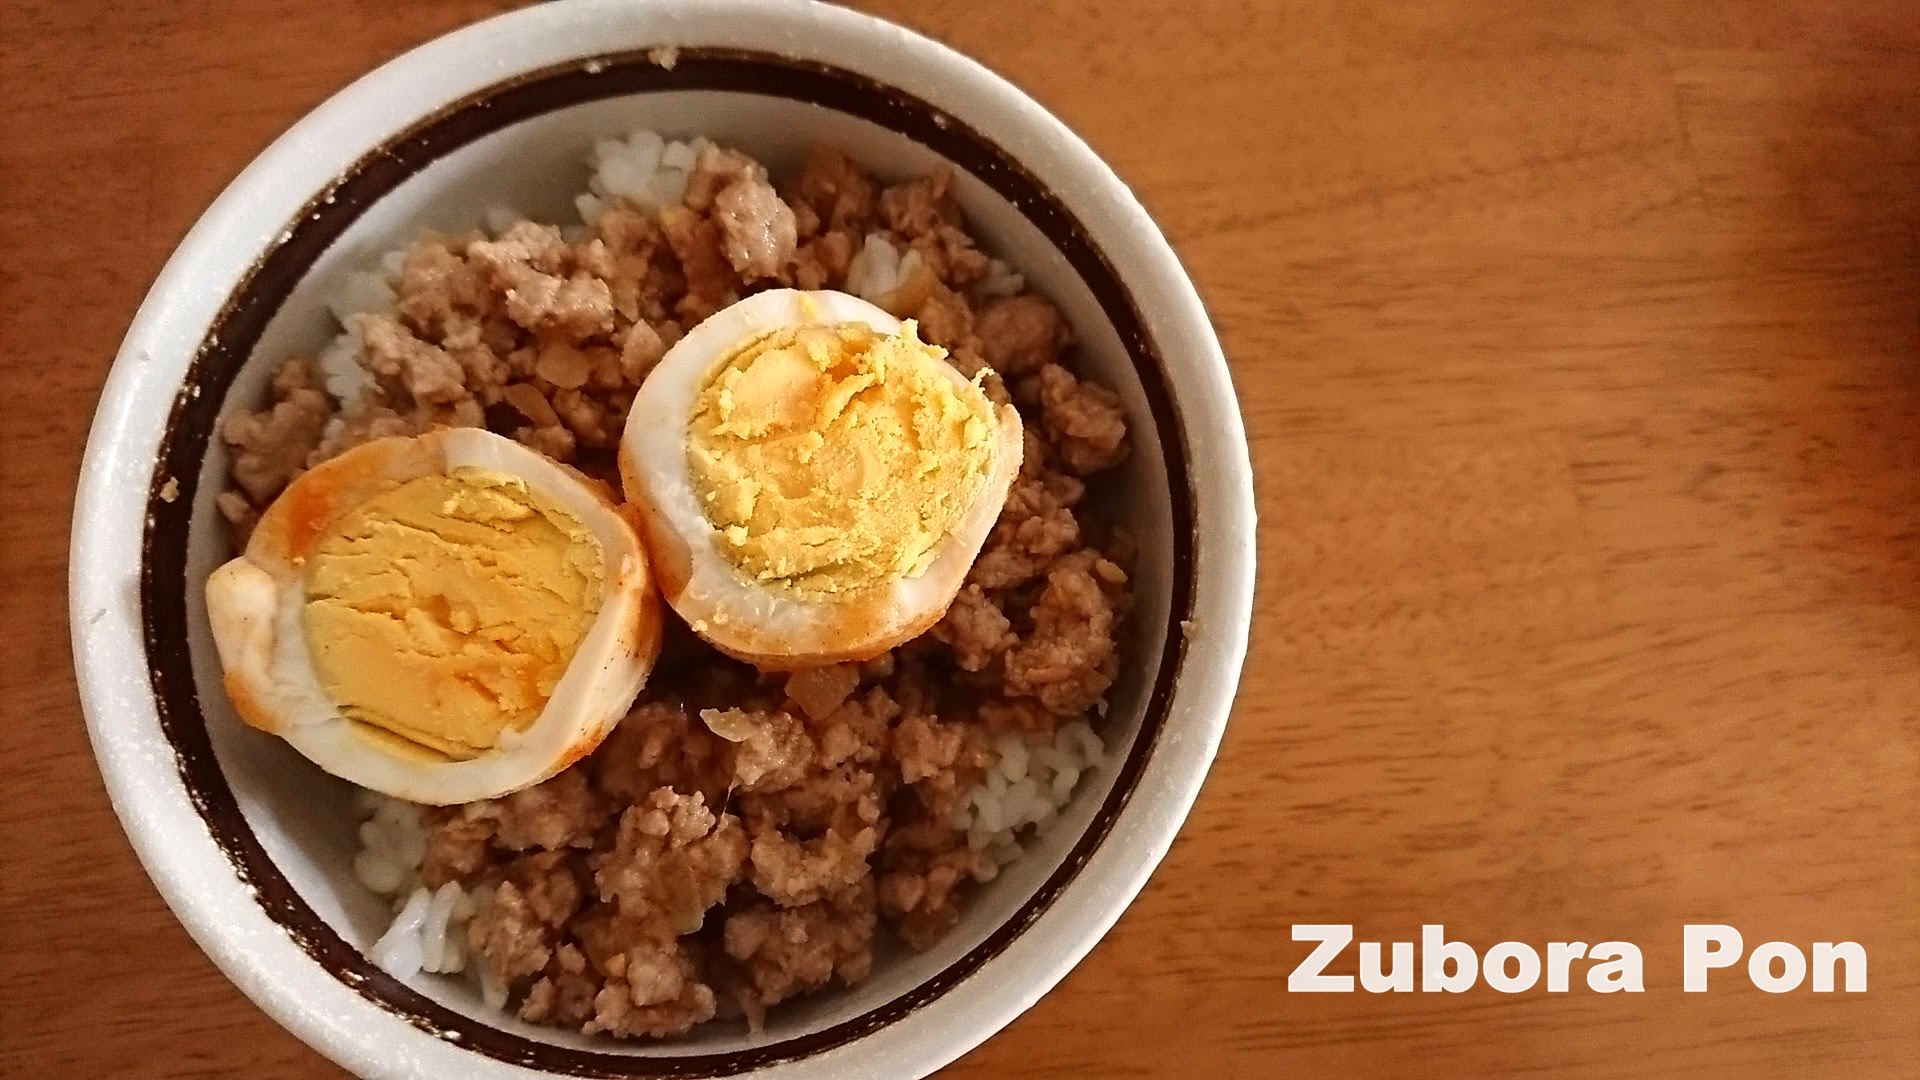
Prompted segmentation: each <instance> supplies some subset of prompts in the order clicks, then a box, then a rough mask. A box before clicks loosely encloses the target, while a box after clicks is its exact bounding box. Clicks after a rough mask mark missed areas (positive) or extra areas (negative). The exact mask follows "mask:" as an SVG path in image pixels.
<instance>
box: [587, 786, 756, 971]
mask: <svg viewBox="0 0 1920 1080" xmlns="http://www.w3.org/2000/svg"><path fill="white" fill-rule="evenodd" d="M746 850H747V842H746V836H745V834H744V833H742V832H741V830H740V822H739V820H738V819H736V818H735V817H734V816H733V815H731V814H721V815H719V816H717V817H716V816H715V815H714V814H713V812H712V811H711V810H709V809H708V808H707V801H706V799H705V797H703V796H701V795H697V794H696V795H680V794H677V793H675V792H674V791H673V790H672V789H670V788H660V789H658V790H656V791H654V792H653V794H651V795H649V796H647V798H646V800H645V801H643V802H641V803H640V804H638V805H636V806H632V807H629V808H628V809H627V811H626V812H625V813H623V814H622V815H621V816H620V829H619V834H618V836H617V837H616V839H615V841H614V849H613V851H612V852H610V853H609V854H607V855H606V856H604V857H603V858H602V859H601V861H600V864H599V868H598V869H597V870H596V871H595V872H594V881H595V883H596V885H597V887H598V889H599V894H600V898H601V899H602V900H605V901H607V902H609V903H612V904H615V905H617V906H618V908H619V911H620V914H621V915H623V916H625V917H627V918H631V919H639V920H657V921H659V922H660V923H661V924H662V925H664V926H666V927H667V928H668V929H670V930H671V931H672V933H673V934H674V935H676V936H677V935H679V934H690V933H692V932H693V931H695V930H698V929H700V924H701V923H702V922H703V921H704V920H705V918H706V913H707V909H708V908H710V907H712V906H713V905H715V904H717V903H719V902H720V900H721V898H722V897H724V896H725V895H726V892H727V886H728V885H730V884H732V883H733V880H734V878H735V877H737V876H738V875H739V873H740V866H741V862H742V860H743V859H745V857H746Z"/></svg>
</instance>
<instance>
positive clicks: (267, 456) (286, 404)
mask: <svg viewBox="0 0 1920 1080" xmlns="http://www.w3.org/2000/svg"><path fill="white" fill-rule="evenodd" d="M272 390H273V404H272V405H271V406H269V407H268V408H266V409H265V410H263V411H261V412H257V413H250V414H244V415H240V416H234V417H230V418H228V420H227V422H226V424H225V425H224V426H222V428H221V429H220V436H221V438H223V439H225V440H226V443H227V446H228V447H229V448H231V449H232V451H233V466H232V472H233V482H234V483H236V484H238V485H240V489H241V490H242V491H244V492H246V493H247V497H248V498H249V499H251V500H252V501H253V503H254V505H255V506H265V505H266V504H267V503H268V502H271V501H272V499H273V497H274V496H275V495H278V494H280V490H281V489H282V488H284V487H286V486H287V484H288V482H289V481H291V480H292V479H293V478H294V477H296V476H299V475H300V474H301V473H302V472H304V471H306V468H307V459H308V455H310V454H311V453H312V452H313V450H314V448H315V447H316V446H317V445H319V443H320V436H321V433H322V432H324V431H325V430H326V427H327V421H328V419H329V418H331V416H332V415H333V403H332V401H330V400H329V399H328V397H327V395H326V393H325V392H324V391H322V390H321V389H320V385H319V379H318V376H317V375H316V373H315V372H314V368H313V362H312V361H310V360H305V359H294V360H288V361H287V362H286V363H284V364H281V365H280V370H279V371H277V372H275V374H274V376H273V387H272ZM229 517H231V515H229Z"/></svg>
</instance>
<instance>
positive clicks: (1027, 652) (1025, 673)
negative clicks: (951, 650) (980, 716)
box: [1007, 553, 1126, 716]
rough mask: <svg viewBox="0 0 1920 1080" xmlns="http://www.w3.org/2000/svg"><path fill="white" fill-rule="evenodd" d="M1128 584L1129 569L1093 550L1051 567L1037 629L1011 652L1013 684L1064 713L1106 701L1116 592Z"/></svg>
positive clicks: (1036, 611) (1036, 609)
mask: <svg viewBox="0 0 1920 1080" xmlns="http://www.w3.org/2000/svg"><path fill="white" fill-rule="evenodd" d="M1125 584H1126V573H1125V571H1123V570H1121V569H1120V568H1119V567H1118V566H1115V565H1114V564H1113V563H1110V562H1108V561H1107V560H1106V559H1104V558H1102V557H1101V556H1099V555H1097V554H1092V553H1089V554H1087V555H1086V556H1082V557H1076V558H1074V559H1070V560H1066V561H1063V562H1062V563H1061V564H1060V565H1058V566H1056V567H1054V568H1053V569H1052V570H1050V571H1049V572H1048V573H1047V584H1046V587H1045V588H1044V589H1042V590H1041V592H1040V599H1039V600H1038V601H1037V602H1035V604H1034V606H1033V631H1032V633H1030V634H1029V635H1028V636H1027V637H1026V639H1025V640H1023V641H1021V643H1020V644H1019V646H1018V647H1016V648H1015V649H1014V650H1013V651H1012V652H1010V653H1008V654H1007V689H1008V690H1009V691H1010V692H1012V693H1015V694H1026V695H1031V696H1033V697H1034V698H1035V699H1037V700H1038V701H1039V702H1040V703H1041V704H1042V705H1044V706H1046V707H1047V708H1048V709H1049V710H1051V711H1052V712H1054V713H1056V714H1059V715H1062V716H1072V715H1078V714H1080V713H1083V712H1085V711H1087V710H1088V709H1091V708H1094V707H1095V706H1097V705H1099V704H1101V703H1102V702H1103V701H1104V700H1105V699H1106V693H1107V687H1109V686H1111V685H1113V677H1114V673H1115V671H1116V669H1117V646H1116V644H1115V642H1114V638H1113V628H1114V624H1115V622H1116V621H1117V619H1118V613H1117V612H1116V611H1115V608H1114V599H1113V593H1114V592H1115V591H1117V590H1119V589H1120V588H1121V587H1122V586H1124V585H1125Z"/></svg>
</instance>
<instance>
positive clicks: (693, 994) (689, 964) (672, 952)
mask: <svg viewBox="0 0 1920 1080" xmlns="http://www.w3.org/2000/svg"><path fill="white" fill-rule="evenodd" d="M620 967H621V970H620V971H619V973H618V974H616V975H615V976H614V977H613V978H610V979H608V980H607V983H606V986H605V987H604V988H603V989H601V991H600V992H599V993H598V994H596V995H595V996H594V999H593V1018H592V1019H590V1020H588V1021H587V1022H586V1024H585V1025H584V1026H583V1027H582V1029H581V1030H583V1031H584V1032H586V1033H587V1034H588V1035H594V1034H598V1033H601V1032H604V1033H606V1034H609V1035H616V1036H621V1037H624V1038H633V1037H635V1036H641V1035H645V1036H651V1037H654V1038H661V1037H665V1036H668V1035H680V1034H684V1033H685V1032H687V1031H689V1030H691V1029H692V1028H693V1026H694V1025H695V1024H699V1023H702V1022H704V1021H707V1020H711V1019H713V1016H714V1013H715V1012H716V1011H717V999H716V998H715V997H714V993H713V988H712V987H710V986H708V985H706V984H705V983H703V982H700V981H699V979H698V977H697V976H698V974H699V973H698V971H697V970H696V969H695V967H694V965H693V960H692V958H691V957H689V956H688V955H687V951H686V949H685V948H684V947H683V946H682V945H680V943H679V942H676V941H655V942H649V943H647V944H645V945H637V946H635V947H634V948H633V949H631V950H629V951H628V952H627V953H625V954H624V956H623V959H622V963H621V965H620Z"/></svg>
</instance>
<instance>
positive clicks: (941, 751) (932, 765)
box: [893, 713, 966, 784]
mask: <svg viewBox="0 0 1920 1080" xmlns="http://www.w3.org/2000/svg"><path fill="white" fill-rule="evenodd" d="M965 744H966V735H965V733H964V732H963V731H962V730H961V728H960V726H959V725H958V724H943V723H941V722H940V721H939V720H936V719H934V718H933V717H931V716H926V715H923V714H919V713H916V714H914V715H912V716H908V717H906V718H904V719H902V720H901V721H900V723H899V724H898V725H896V726H895V727H894V729H893V756H894V760H896V761H898V762H899V763H900V779H902V780H905V781H906V782H907V783H909V784H911V783H914V782H916V781H920V780H925V779H926V778H928V777H930V776H936V775H938V774H939V773H941V772H943V771H945V770H947V769H951V768H953V763H954V762H955V761H956V760H958V759H959V757H960V749H961V747H962V746H964V745H965Z"/></svg>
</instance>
